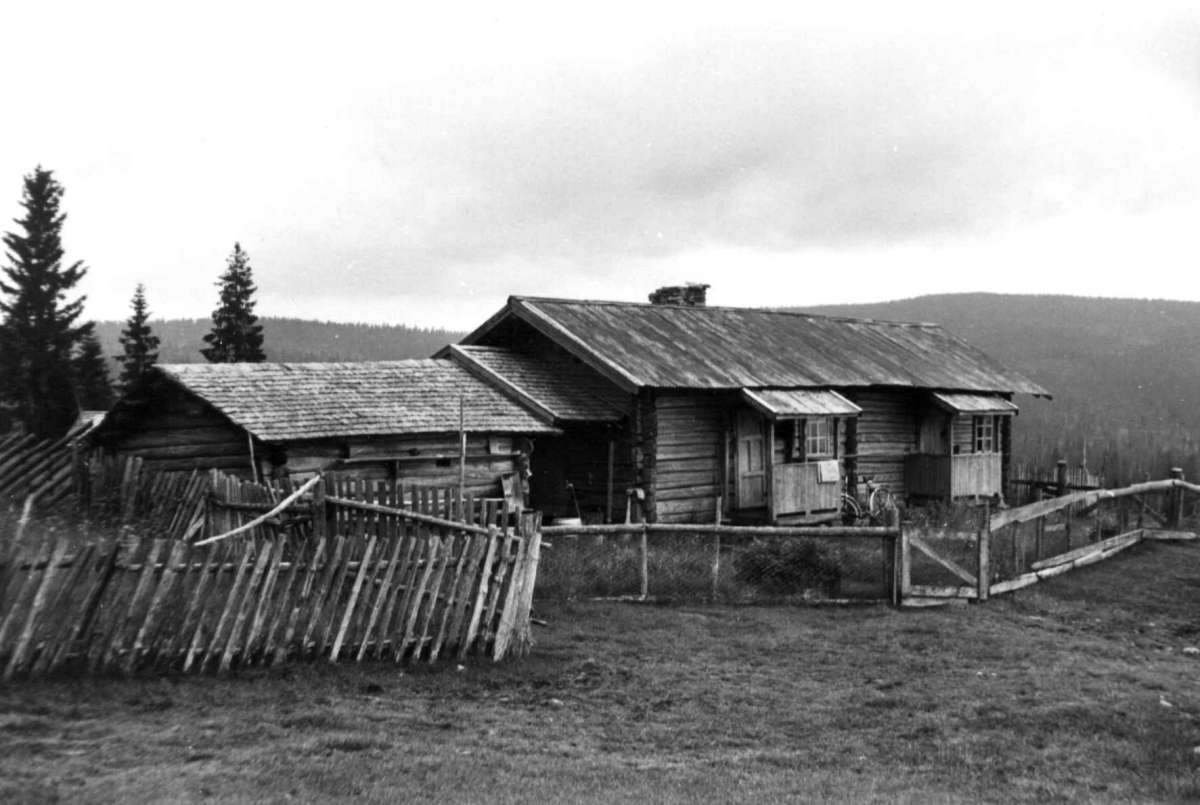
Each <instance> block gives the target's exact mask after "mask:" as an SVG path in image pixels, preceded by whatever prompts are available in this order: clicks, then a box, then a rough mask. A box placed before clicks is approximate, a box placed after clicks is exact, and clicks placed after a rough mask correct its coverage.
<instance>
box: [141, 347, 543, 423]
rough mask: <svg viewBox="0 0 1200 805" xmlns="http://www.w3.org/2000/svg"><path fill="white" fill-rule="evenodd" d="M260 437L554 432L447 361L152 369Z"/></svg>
mask: <svg viewBox="0 0 1200 805" xmlns="http://www.w3.org/2000/svg"><path fill="white" fill-rule="evenodd" d="M155 368H156V369H157V370H158V371H159V372H160V373H161V374H162V375H163V376H165V377H167V378H169V379H170V380H173V381H174V382H176V383H178V384H179V385H181V386H183V387H184V388H185V389H187V390H188V391H190V392H191V393H193V394H195V395H196V396H198V397H200V398H202V399H204V400H205V401H207V402H208V403H209V404H211V405H212V406H213V407H215V408H216V409H217V410H218V411H220V412H221V413H222V414H224V415H225V416H227V417H229V419H230V420H231V421H232V422H233V423H234V424H236V425H238V426H240V427H242V428H245V429H246V430H247V431H249V432H250V433H252V434H254V435H255V436H257V437H258V438H259V439H261V440H263V441H268V442H269V441H290V440H296V439H322V438H329V437H339V436H369V435H384V434H407V433H446V432H454V431H457V430H458V426H459V400H460V399H462V400H463V402H464V424H465V429H466V430H468V431H471V432H481V431H483V432H497V431H498V432H513V433H553V432H556V431H555V429H554V428H553V427H551V426H549V425H547V424H546V423H544V422H542V421H541V420H540V419H538V418H537V417H535V416H534V415H533V414H532V413H530V412H529V411H527V410H525V409H524V408H522V407H521V406H520V405H518V404H517V403H515V402H513V401H512V400H510V399H509V398H508V397H506V396H504V395H503V394H501V393H500V392H499V391H497V390H496V389H494V388H492V387H491V386H489V385H487V384H486V383H484V382H482V381H481V380H478V379H477V378H475V377H473V376H472V375H471V374H470V373H469V372H467V371H466V370H465V369H463V368H462V367H461V366H457V365H456V364H454V363H452V362H451V361H445V360H433V359H426V360H407V361H368V362H363V363H224V364H220V363H218V364H205V363H186V364H181V363H176V364H160V365H158V366H157V367H155Z"/></svg>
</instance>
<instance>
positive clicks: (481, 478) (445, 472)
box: [282, 433, 521, 496]
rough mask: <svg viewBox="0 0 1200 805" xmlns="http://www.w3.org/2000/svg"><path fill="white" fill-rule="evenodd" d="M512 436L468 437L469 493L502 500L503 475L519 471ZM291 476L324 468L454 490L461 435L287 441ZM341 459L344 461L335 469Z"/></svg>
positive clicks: (348, 473) (304, 474)
mask: <svg viewBox="0 0 1200 805" xmlns="http://www.w3.org/2000/svg"><path fill="white" fill-rule="evenodd" d="M519 441H520V440H519V437H517V436H514V435H512V434H484V433H468V434H467V460H466V481H467V492H468V493H469V494H473V495H477V496H478V495H492V496H499V495H500V483H499V479H500V476H501V475H504V474H507V473H515V472H517V471H518V470H519V466H518V460H517V458H516V456H515V455H514V454H515V453H516V452H517V450H518V448H519V447H520V446H521V445H520V444H519V443H518V442H519ZM282 447H283V450H284V451H286V457H287V465H286V466H287V471H288V473H289V474H290V475H291V476H293V477H300V478H303V477H305V476H307V475H310V474H312V473H314V472H317V471H319V470H322V469H330V468H334V467H335V465H336V470H337V472H339V473H340V474H345V475H352V476H354V477H357V478H363V479H367V480H384V479H393V478H394V479H397V480H399V481H400V482H401V483H404V484H416V485H418V486H440V487H456V486H458V483H459V435H458V434H457V433H427V434H416V435H411V436H379V437H348V438H343V439H322V440H316V441H308V442H289V443H287V444H285V445H283V446H282ZM339 459H346V461H345V462H344V463H342V464H337V462H338V460H339Z"/></svg>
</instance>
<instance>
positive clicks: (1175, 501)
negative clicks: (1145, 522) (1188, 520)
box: [1167, 467, 1183, 528]
mask: <svg viewBox="0 0 1200 805" xmlns="http://www.w3.org/2000/svg"><path fill="white" fill-rule="evenodd" d="M1171 479H1172V480H1175V481H1182V480H1183V469H1182V468H1181V467H1172V468H1171ZM1182 524H1183V489H1181V488H1180V487H1178V486H1173V487H1171V509H1170V514H1168V523H1167V525H1168V527H1170V528H1179V527H1180V526H1181V525H1182Z"/></svg>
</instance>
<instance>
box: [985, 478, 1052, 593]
mask: <svg viewBox="0 0 1200 805" xmlns="http://www.w3.org/2000/svg"><path fill="white" fill-rule="evenodd" d="M1063 465H1065V462H1059V466H1063ZM991 550H992V507H991V505H990V504H988V503H984V504H983V525H982V526H980V527H979V568H978V571H979V572H978V574H977V575H976V579H975V581H976V588H975V595H976V597H977V598H978V599H979V600H980V601H986V600H988V593H989V592H990V591H991V586H992V583H991V565H990V562H991Z"/></svg>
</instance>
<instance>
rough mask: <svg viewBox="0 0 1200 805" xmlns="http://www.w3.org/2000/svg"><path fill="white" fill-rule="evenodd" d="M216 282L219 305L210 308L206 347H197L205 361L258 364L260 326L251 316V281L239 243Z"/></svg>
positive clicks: (247, 263)
mask: <svg viewBox="0 0 1200 805" xmlns="http://www.w3.org/2000/svg"><path fill="white" fill-rule="evenodd" d="M217 285H218V286H220V288H221V306H220V307H218V308H217V309H216V310H214V311H213V314H212V319H213V328H212V332H210V333H209V334H208V335H206V336H204V342H205V343H206V344H208V346H207V347H205V348H204V349H202V350H200V354H202V355H203V356H204V357H205V358H206V359H207V360H208V362H209V363H261V362H262V361H264V360H266V357H267V356H266V355H265V354H264V353H263V349H262V345H263V332H262V325H261V324H259V323H258V317H257V316H255V315H254V292H255V291H257V290H258V288H256V287H255V286H254V280H253V278H252V277H251V274H250V258H249V256H248V255H247V254H246V253H245V252H244V251H242V246H241V244H240V243H234V244H233V252H232V253H231V254H230V255H229V259H228V261H227V262H226V268H225V273H224V274H222V275H221V279H220V280H218V282H217Z"/></svg>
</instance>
